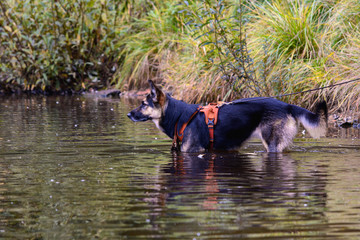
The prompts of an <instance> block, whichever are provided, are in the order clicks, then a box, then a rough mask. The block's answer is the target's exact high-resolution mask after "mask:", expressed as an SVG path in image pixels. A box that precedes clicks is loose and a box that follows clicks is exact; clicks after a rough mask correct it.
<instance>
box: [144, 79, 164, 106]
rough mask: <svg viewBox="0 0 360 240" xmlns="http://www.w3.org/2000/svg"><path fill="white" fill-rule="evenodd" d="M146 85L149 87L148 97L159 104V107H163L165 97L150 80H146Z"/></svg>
mask: <svg viewBox="0 0 360 240" xmlns="http://www.w3.org/2000/svg"><path fill="white" fill-rule="evenodd" d="M148 83H149V85H150V89H151V92H150V96H151V98H152V100H153V102H155V103H159V104H160V105H161V106H164V105H165V100H166V95H165V93H163V91H161V90H160V89H159V88H158V87H157V86H156V85H155V84H154V82H153V81H152V80H148Z"/></svg>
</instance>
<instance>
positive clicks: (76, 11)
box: [0, 0, 360, 118]
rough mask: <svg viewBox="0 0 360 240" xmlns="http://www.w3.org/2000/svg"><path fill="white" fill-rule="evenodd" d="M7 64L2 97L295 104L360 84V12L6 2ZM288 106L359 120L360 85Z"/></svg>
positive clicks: (2, 29)
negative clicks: (115, 92) (161, 96)
mask: <svg viewBox="0 0 360 240" xmlns="http://www.w3.org/2000/svg"><path fill="white" fill-rule="evenodd" d="M0 60H1V61H0V94H7V93H20V92H26V93H31V94H44V95H48V94H54V93H55V94H63V95H66V94H78V93H83V92H91V91H94V90H104V89H107V90H108V89H119V90H120V91H122V92H131V91H134V90H145V89H146V88H147V80H148V79H153V80H154V81H155V82H157V83H158V84H160V85H161V86H162V87H163V89H164V90H165V91H168V92H172V94H173V96H174V97H176V98H178V99H183V100H184V101H187V102H191V103H205V102H210V101H216V100H223V101H231V100H234V99H237V98H244V97H257V96H264V97H266V96H275V95H281V94H288V93H293V92H299V91H306V90H309V89H313V88H318V87H325V86H328V85H332V84H338V83H341V82H345V81H348V80H351V79H355V78H359V77H360V2H359V1H358V0H343V1H339V0H321V1H320V0H311V1H310V0H273V1H270V0H269V1H266V0H252V1H243V0H226V1H222V0H203V1H200V0H198V1H190V0H189V1H170V0H163V1H160V0H153V1H149V0H136V1H135V0H125V1H120V2H119V1H117V0H100V1H96V0H68V1H57V0H5V1H1V2H0ZM280 100H283V101H285V102H289V103H292V104H297V105H300V106H302V107H305V108H312V107H314V105H315V103H316V102H317V101H319V100H326V101H327V102H328V104H329V108H330V111H331V112H332V113H335V112H347V115H349V116H352V115H356V113H358V112H359V106H360V83H359V82H356V83H351V84H346V85H341V86H338V87H334V88H328V89H324V90H320V91H315V92H310V93H304V94H297V95H293V96H287V97H283V98H281V99H280ZM353 117H354V118H355V117H356V116H353ZM357 117H359V116H357Z"/></svg>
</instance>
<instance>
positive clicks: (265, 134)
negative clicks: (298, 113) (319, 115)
mask: <svg viewBox="0 0 360 240" xmlns="http://www.w3.org/2000/svg"><path fill="white" fill-rule="evenodd" d="M296 131H297V124H296V121H295V119H294V118H293V117H291V116H288V117H287V118H284V119H278V120H275V121H274V122H272V123H268V124H265V125H264V126H262V128H261V138H262V141H263V144H264V146H265V148H266V150H267V151H268V152H282V151H283V150H284V149H285V148H286V147H288V146H289V145H291V143H292V140H293V138H294V137H295V135H296Z"/></svg>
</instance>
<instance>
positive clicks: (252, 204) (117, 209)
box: [0, 97, 360, 239]
mask: <svg viewBox="0 0 360 240" xmlns="http://www.w3.org/2000/svg"><path fill="white" fill-rule="evenodd" d="M0 100H1V102H0V238H1V239H153V238H154V239H230V238H234V239H242V238H244V239H311V238H312V239H359V237H360V154H359V152H360V142H359V139H358V138H359V130H355V129H351V132H347V133H346V132H345V133H344V132H340V131H343V130H335V131H339V133H341V134H340V135H342V136H344V137H346V136H348V138H341V139H339V138H337V139H332V138H328V139H321V140H316V141H315V140H313V139H305V138H299V139H296V141H295V144H294V147H292V148H291V150H290V151H288V152H286V153H283V154H281V155H269V154H265V153H263V152H262V150H263V147H262V146H261V144H260V142H257V141H254V142H250V143H248V144H247V145H246V146H245V147H244V148H243V149H242V150H241V151H239V152H231V153H217V154H205V155H202V154H178V155H177V154H173V153H171V151H170V147H171V140H170V139H168V138H167V137H166V136H165V135H163V134H162V133H160V132H159V130H157V129H156V128H155V126H154V125H153V124H152V123H151V122H149V123H136V124H135V123H133V122H131V121H130V120H129V119H128V118H127V117H126V114H127V112H128V111H129V110H130V109H131V107H133V106H135V105H134V104H136V103H132V102H131V101H129V100H125V99H97V98H85V97H31V98H27V97H6V98H0ZM344 131H345V130H344ZM346 131H350V130H349V129H348V130H346Z"/></svg>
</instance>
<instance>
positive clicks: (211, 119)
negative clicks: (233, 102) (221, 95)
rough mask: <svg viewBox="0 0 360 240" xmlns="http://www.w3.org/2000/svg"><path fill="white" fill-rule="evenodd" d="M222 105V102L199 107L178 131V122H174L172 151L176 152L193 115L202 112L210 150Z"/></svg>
mask: <svg viewBox="0 0 360 240" xmlns="http://www.w3.org/2000/svg"><path fill="white" fill-rule="evenodd" d="M223 104H224V103H223V102H219V103H209V105H207V106H205V107H202V106H199V107H198V108H197V109H196V111H195V112H194V113H193V114H192V115H191V116H190V118H189V120H188V121H187V122H185V123H184V124H183V125H182V126H181V128H180V131H177V129H178V122H176V124H175V131H174V139H173V144H172V150H178V148H179V146H178V145H179V142H182V140H183V137H184V135H183V134H184V131H185V128H186V127H187V125H188V124H189V123H190V122H191V120H192V119H193V118H194V117H195V115H196V114H197V113H198V112H203V113H204V115H205V122H206V125H207V126H208V128H209V137H210V147H209V149H210V150H212V149H213V146H214V126H215V125H216V123H217V120H218V113H219V108H220V107H221V106H222V105H223Z"/></svg>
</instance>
